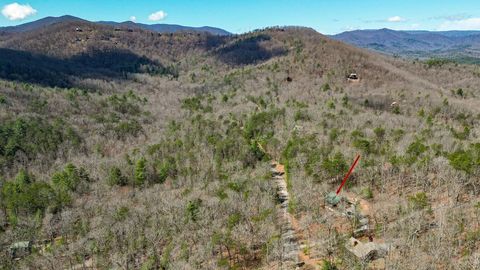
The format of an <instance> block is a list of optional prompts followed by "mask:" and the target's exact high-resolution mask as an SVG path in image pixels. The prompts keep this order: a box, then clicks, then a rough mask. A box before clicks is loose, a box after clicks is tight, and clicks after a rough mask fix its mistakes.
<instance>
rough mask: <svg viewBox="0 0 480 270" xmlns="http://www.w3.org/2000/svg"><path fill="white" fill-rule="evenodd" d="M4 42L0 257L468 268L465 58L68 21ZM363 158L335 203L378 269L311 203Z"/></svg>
mask: <svg viewBox="0 0 480 270" xmlns="http://www.w3.org/2000/svg"><path fill="white" fill-rule="evenodd" d="M77 27H80V28H81V29H82V31H81V32H79V31H76V30H75V28H77ZM0 47H1V50H0V53H2V58H0V62H1V65H0V67H7V68H3V69H2V70H0V78H1V79H0V121H1V122H2V123H4V124H3V125H2V126H1V127H0V169H1V171H2V176H3V177H2V178H0V187H1V194H2V196H1V197H0V206H1V207H0V228H1V230H0V246H1V248H2V250H5V251H8V250H9V248H10V247H11V245H12V244H14V243H17V242H20V241H31V243H32V244H34V245H35V248H34V249H33V251H32V253H31V254H28V255H26V256H20V255H18V257H19V259H18V260H12V258H11V257H10V256H9V253H8V252H2V253H0V262H1V265H2V266H3V267H4V268H6V269H46V268H50V269H64V268H65V267H68V268H74V269H81V268H82V267H92V268H97V269H105V268H114V269H115V268H121V269H127V268H128V269H232V268H237V269H282V268H284V269H292V268H295V266H293V265H291V263H292V262H293V263H299V264H298V267H302V268H303V269H322V268H323V269H325V268H327V267H330V268H333V267H336V268H338V269H355V268H368V267H376V268H377V269H378V268H380V269H382V268H383V269H385V268H386V269H413V268H417V269H430V268H431V267H432V266H433V267H435V268H439V269H468V268H473V269H475V268H478V266H479V265H478V260H477V258H478V247H479V246H480V238H479V237H478V234H479V228H478V226H477V225H478V224H477V221H478V194H479V190H478V177H479V173H480V171H479V164H480V150H479V149H480V146H479V145H478V142H477V139H476V137H477V134H478V133H479V128H478V127H479V117H478V116H479V115H480V102H479V100H478V98H477V97H478V96H479V95H480V92H479V89H478V88H477V86H478V85H479V84H480V70H479V69H478V67H476V66H469V65H455V64H452V63H445V62H438V63H437V62H435V63H423V62H419V61H407V60H401V59H395V58H390V57H387V56H383V55H378V54H375V53H372V52H370V51H367V50H362V49H358V48H354V47H352V46H350V45H346V44H344V43H341V42H339V41H335V40H332V39H330V38H328V37H326V36H323V35H321V34H319V33H317V32H315V31H314V30H312V29H307V28H297V27H285V28H269V29H264V30H260V31H255V32H251V33H246V34H243V35H238V36H224V37H220V36H213V35H209V34H205V33H198V34H188V33H173V34H160V33H155V32H152V31H146V30H140V29H134V31H133V32H131V31H128V29H127V31H115V28H114V27H111V26H105V25H98V24H92V23H88V22H81V23H78V22H75V23H71V22H63V23H58V24H55V25H51V26H48V27H46V28H44V29H41V30H38V31H33V32H32V31H31V32H28V33H20V34H15V35H14V36H13V37H9V38H8V40H6V41H5V42H4V43H2V44H1V46H0ZM352 72H356V73H357V74H358V76H359V78H360V80H359V81H356V82H349V81H348V80H347V76H348V75H349V74H350V73H352ZM32 74H40V75H38V76H33V75H32ZM47 78H48V80H46V79H47ZM59 78H61V79H62V80H63V81H64V84H61V83H59V82H58V79H59ZM357 154H360V155H361V159H360V163H359V165H358V167H357V168H356V170H355V172H354V174H353V175H352V178H351V179H350V180H349V182H348V183H347V185H346V186H345V190H344V193H342V195H345V196H347V197H350V198H354V199H355V200H356V201H358V203H359V204H358V207H354V209H357V208H358V209H360V210H361V211H362V217H364V216H366V217H368V221H369V223H368V225H369V228H368V230H367V234H365V235H364V236H362V237H360V236H358V239H359V241H363V242H368V241H369V238H370V239H372V241H374V243H387V244H388V245H389V246H391V247H392V249H391V250H390V251H389V252H388V254H387V257H386V258H385V259H380V260H375V261H374V262H373V263H368V262H365V261H362V260H360V259H358V258H356V257H355V256H353V255H352V254H350V253H349V252H348V251H347V250H346V249H345V243H346V242H348V240H349V238H350V236H351V235H353V234H354V230H355V229H356V228H357V227H358V224H357V220H356V219H355V218H354V219H348V218H346V217H344V216H342V215H337V214H335V211H334V212H332V211H330V210H329V207H328V205H326V203H325V199H324V198H325V195H326V194H328V193H329V192H332V191H335V190H336V189H337V188H338V185H339V180H341V178H342V176H343V175H344V174H345V172H346V170H348V167H349V165H350V163H351V162H352V161H353V158H354V157H355V156H356V155H357ZM272 161H278V162H279V163H280V164H283V165H284V166H285V167H284V168H282V169H281V170H277V169H275V170H274V173H275V174H276V176H279V175H278V174H279V172H282V173H283V172H284V174H282V175H281V177H280V178H275V177H273V179H272V171H271V170H272V168H271V162H272ZM277 167H279V164H277ZM276 180H281V181H279V182H280V183H277V182H275V181H276ZM279 187H280V190H279ZM285 189H286V190H285ZM277 194H279V195H277ZM282 194H287V197H288V202H287V203H286V204H287V205H282V198H281V196H282ZM278 213H280V214H281V215H283V216H284V217H288V222H286V219H285V218H284V219H282V217H279V216H278V215H277V214H278ZM285 223H288V226H289V227H288V228H285V227H284V226H283V225H284V224H285ZM467 224H470V225H467ZM285 230H288V231H285ZM292 243H293V244H292ZM288 246H295V249H294V251H295V253H294V254H293V255H295V254H296V253H297V251H298V254H299V255H300V256H298V258H297V259H295V258H293V261H292V260H287V257H289V258H292V257H294V256H292V254H291V252H290V253H289V251H288V250H286V249H285V247H288ZM411 258H416V260H412V259H411ZM302 262H303V263H304V264H302ZM302 268H301V269H302Z"/></svg>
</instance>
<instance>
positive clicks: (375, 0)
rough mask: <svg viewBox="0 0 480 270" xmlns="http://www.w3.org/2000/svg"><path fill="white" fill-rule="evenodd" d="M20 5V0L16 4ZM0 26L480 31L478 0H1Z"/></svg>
mask: <svg viewBox="0 0 480 270" xmlns="http://www.w3.org/2000/svg"><path fill="white" fill-rule="evenodd" d="M15 3H17V4H15ZM0 8H1V9H2V11H1V16H0V26H8V25H17V24H21V23H25V22H29V21H33V20H37V19H40V18H43V17H46V16H60V15H65V14H69V15H73V16H77V17H81V18H84V19H87V20H93V21H97V20H111V21H127V20H131V19H132V20H135V21H137V22H141V23H170V24H182V25H189V26H205V25H208V26H216V27H220V28H223V29H226V30H228V31H230V32H234V33H241V32H246V31H250V30H254V29H257V28H263V27H266V26H274V25H300V26H308V27H312V28H314V29H316V30H317V31H319V32H321V33H324V34H334V33H339V32H343V31H347V30H353V29H377V28H384V27H386V28H391V29H403V30H416V29H422V30H452V29H457V30H467V29H468V30H480V3H479V2H478V0H451V1H450V0H399V1H390V0H388V1H387V0H361V1H359V0H357V1H353V0H343V1H342V0H335V1H334V0H328V1H327V0H316V1H315V0H241V1H240V0H238V1H236V0H210V1H208V0H162V1H155V0H135V1H132V0H62V1H59V0H26V1H23V0H16V1H8V0H7V1H6V0H0Z"/></svg>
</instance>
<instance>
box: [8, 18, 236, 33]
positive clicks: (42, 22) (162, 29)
mask: <svg viewBox="0 0 480 270" xmlns="http://www.w3.org/2000/svg"><path fill="white" fill-rule="evenodd" d="M74 21H82V22H88V21H87V20H84V19H81V18H77V17H74V16H70V15H65V16H61V17H45V18H42V19H39V20H37V21H33V22H29V23H25V24H20V25H17V26H8V27H0V32H4V33H8V34H15V33H23V32H28V31H34V30H37V29H39V28H43V27H46V26H49V25H52V24H56V23H61V22H74ZM92 23H98V24H101V25H109V26H113V27H121V28H136V29H144V30H150V31H154V32H159V33H175V32H207V33H210V34H212V35H218V36H227V35H231V33H230V32H228V31H226V30H223V29H221V28H216V27H210V26H203V27H191V26H183V25H176V24H142V23H134V22H131V21H127V22H113V21H99V22H92Z"/></svg>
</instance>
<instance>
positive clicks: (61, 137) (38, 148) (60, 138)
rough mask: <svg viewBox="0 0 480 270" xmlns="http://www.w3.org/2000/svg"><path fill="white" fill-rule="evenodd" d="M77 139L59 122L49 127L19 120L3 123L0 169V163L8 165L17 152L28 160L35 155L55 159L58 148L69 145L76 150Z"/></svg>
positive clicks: (38, 120) (42, 122)
mask: <svg viewBox="0 0 480 270" xmlns="http://www.w3.org/2000/svg"><path fill="white" fill-rule="evenodd" d="M80 141H81V139H80V137H79V136H78V135H77V134H76V132H75V131H74V130H73V128H71V127H70V126H69V125H67V124H66V123H65V122H63V121H61V120H57V121H55V122H54V123H53V124H50V123H49V122H47V121H45V120H43V119H41V118H26V117H20V118H17V119H15V120H13V121H5V122H3V123H2V125H0V165H1V163H2V162H1V160H4V164H5V165H8V164H10V163H11V162H12V161H13V158H14V157H15V155H16V153H17V152H22V153H24V154H25V155H26V156H27V157H28V158H29V159H34V158H36V157H37V155H38V154H47V155H48V156H49V157H51V158H55V157H56V152H57V151H58V149H59V147H60V145H62V143H65V142H71V143H72V145H73V146H78V144H79V143H80Z"/></svg>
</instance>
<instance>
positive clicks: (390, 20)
mask: <svg viewBox="0 0 480 270" xmlns="http://www.w3.org/2000/svg"><path fill="white" fill-rule="evenodd" d="M404 21H406V20H405V19H404V18H402V17H400V16H393V17H390V18H388V19H387V22H404Z"/></svg>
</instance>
